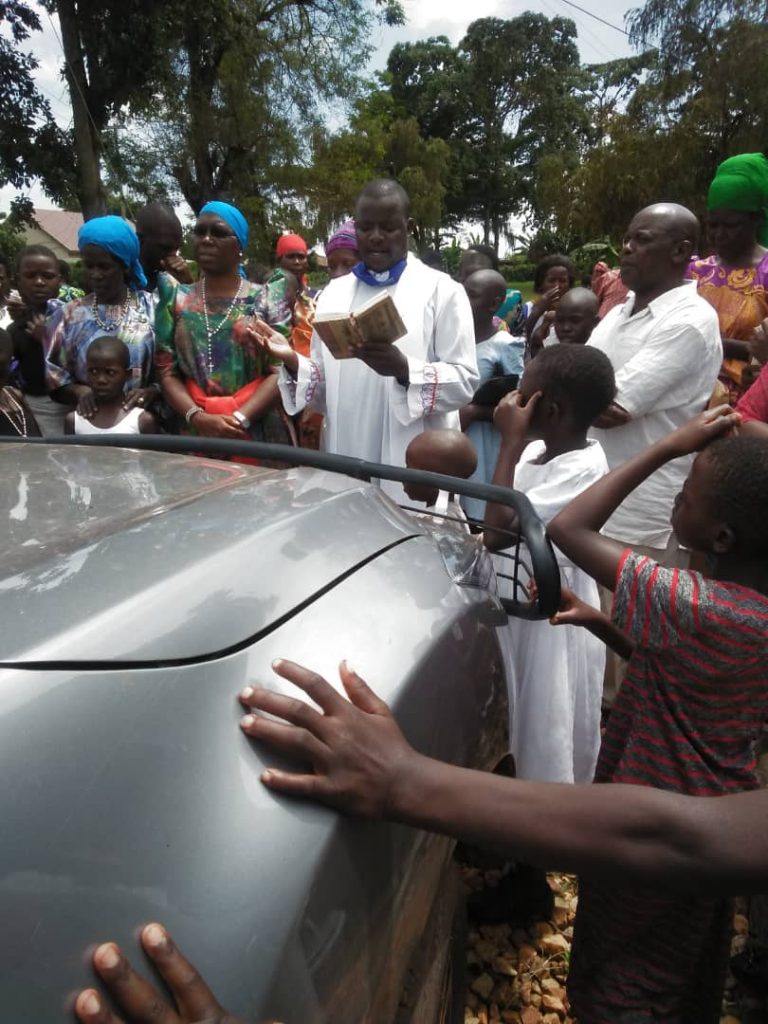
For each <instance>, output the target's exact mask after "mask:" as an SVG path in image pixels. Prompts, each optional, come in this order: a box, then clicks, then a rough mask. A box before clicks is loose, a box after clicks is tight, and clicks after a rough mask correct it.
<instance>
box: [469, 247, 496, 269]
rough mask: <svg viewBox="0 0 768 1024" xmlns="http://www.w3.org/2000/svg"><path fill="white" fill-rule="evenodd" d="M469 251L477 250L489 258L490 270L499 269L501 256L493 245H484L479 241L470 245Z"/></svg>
mask: <svg viewBox="0 0 768 1024" xmlns="http://www.w3.org/2000/svg"><path fill="white" fill-rule="evenodd" d="M467 252H477V253H479V254H480V255H481V256H485V258H486V259H487V260H488V269H489V270H498V269H499V257H498V256H497V255H496V252H495V250H494V248H493V246H492V245H484V244H483V243H482V242H477V243H475V244H474V245H468V246H467Z"/></svg>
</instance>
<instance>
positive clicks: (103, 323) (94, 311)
mask: <svg viewBox="0 0 768 1024" xmlns="http://www.w3.org/2000/svg"><path fill="white" fill-rule="evenodd" d="M130 308H131V290H130V288H129V289H128V290H127V291H126V293H125V302H124V303H123V309H122V312H121V313H120V317H119V319H117V320H102V319H101V316H100V314H99V307H98V304H97V302H96V295H95V294H94V296H93V299H92V300H91V315H92V316H93V319H94V320H95V321H96V323H97V324H98V325H99V327H100V328H101V329H102V331H114V330H117V328H118V327H120V326H121V324H124V323H125V321H126V319H127V318H128V312H129V310H130ZM104 309H105V310H106V309H107V306H106V304H105V305H104Z"/></svg>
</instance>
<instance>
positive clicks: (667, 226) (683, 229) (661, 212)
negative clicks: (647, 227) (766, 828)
mask: <svg viewBox="0 0 768 1024" xmlns="http://www.w3.org/2000/svg"><path fill="white" fill-rule="evenodd" d="M638 217H643V218H650V219H652V220H653V221H655V222H656V223H657V224H658V225H659V226H660V227H661V228H663V229H664V230H665V231H666V232H667V233H668V234H669V236H670V237H671V238H674V240H675V241H676V242H679V241H685V240H687V241H689V242H690V243H691V246H692V247H693V248H694V249H695V248H696V246H697V245H698V244H699V232H700V230H701V227H700V225H699V221H698V218H697V217H696V215H695V214H694V213H691V211H690V210H689V209H688V207H687V206H681V205H680V204H679V203H653V204H652V205H651V206H646V207H644V208H643V209H642V210H640V211H639V212H638V213H636V214H635V216H634V217H633V221H635V220H637V219H638Z"/></svg>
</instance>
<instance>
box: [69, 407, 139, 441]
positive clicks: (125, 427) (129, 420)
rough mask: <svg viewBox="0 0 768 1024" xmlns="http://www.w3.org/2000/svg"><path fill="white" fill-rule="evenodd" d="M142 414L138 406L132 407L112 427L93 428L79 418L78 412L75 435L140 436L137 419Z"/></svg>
mask: <svg viewBox="0 0 768 1024" xmlns="http://www.w3.org/2000/svg"><path fill="white" fill-rule="evenodd" d="M143 412H144V410H143V409H141V408H140V407H139V406H138V405H134V407H133V408H132V409H131V410H130V411H129V412H127V413H126V414H125V416H123V418H122V419H121V420H119V421H118V422H117V423H116V424H115V425H114V426H113V427H94V425H93V424H92V423H91V422H90V420H87V419H86V418H85V417H84V416H81V415H80V413H79V412H76V413H75V433H76V434H140V433H141V431H140V430H139V419H140V418H141V414H142V413H143Z"/></svg>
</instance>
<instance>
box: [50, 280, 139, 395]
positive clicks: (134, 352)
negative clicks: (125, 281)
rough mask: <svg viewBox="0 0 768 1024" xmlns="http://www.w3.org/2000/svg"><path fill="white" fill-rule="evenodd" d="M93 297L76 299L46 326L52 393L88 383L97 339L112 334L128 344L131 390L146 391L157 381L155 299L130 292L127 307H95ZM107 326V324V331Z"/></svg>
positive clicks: (59, 310)
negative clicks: (89, 358) (91, 350)
mask: <svg viewBox="0 0 768 1024" xmlns="http://www.w3.org/2000/svg"><path fill="white" fill-rule="evenodd" d="M96 312H97V314H98V316H99V318H100V319H101V321H102V323H101V324H100V323H99V322H98V320H97V319H96V317H95V316H94V313H93V296H92V295H86V296H85V298H82V299H75V300H74V301H73V302H69V303H67V304H66V305H65V306H61V307H60V308H59V309H58V310H56V311H55V312H54V313H53V315H52V316H50V317H49V319H48V321H47V323H46V348H47V356H46V376H47V379H48V389H49V390H50V391H55V390H56V389H57V388H62V387H64V386H65V385H66V384H87V383H88V377H87V373H86V355H87V353H88V349H89V347H90V344H91V342H92V341H93V340H94V338H99V337H103V336H104V335H108V336H110V337H117V338H119V339H120V340H121V341H123V342H125V344H126V345H127V347H128V351H129V352H130V355H131V377H130V380H129V381H128V383H127V384H126V390H128V391H131V390H132V389H133V388H145V387H147V385H148V384H150V383H151V382H152V380H153V373H154V362H153V360H154V354H155V330H154V300H153V298H152V296H151V295H150V294H149V293H148V292H144V291H131V292H130V295H129V300H128V305H127V307H125V306H102V305H99V306H97V307H96ZM102 324H106V325H107V326H106V327H104V326H102Z"/></svg>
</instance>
